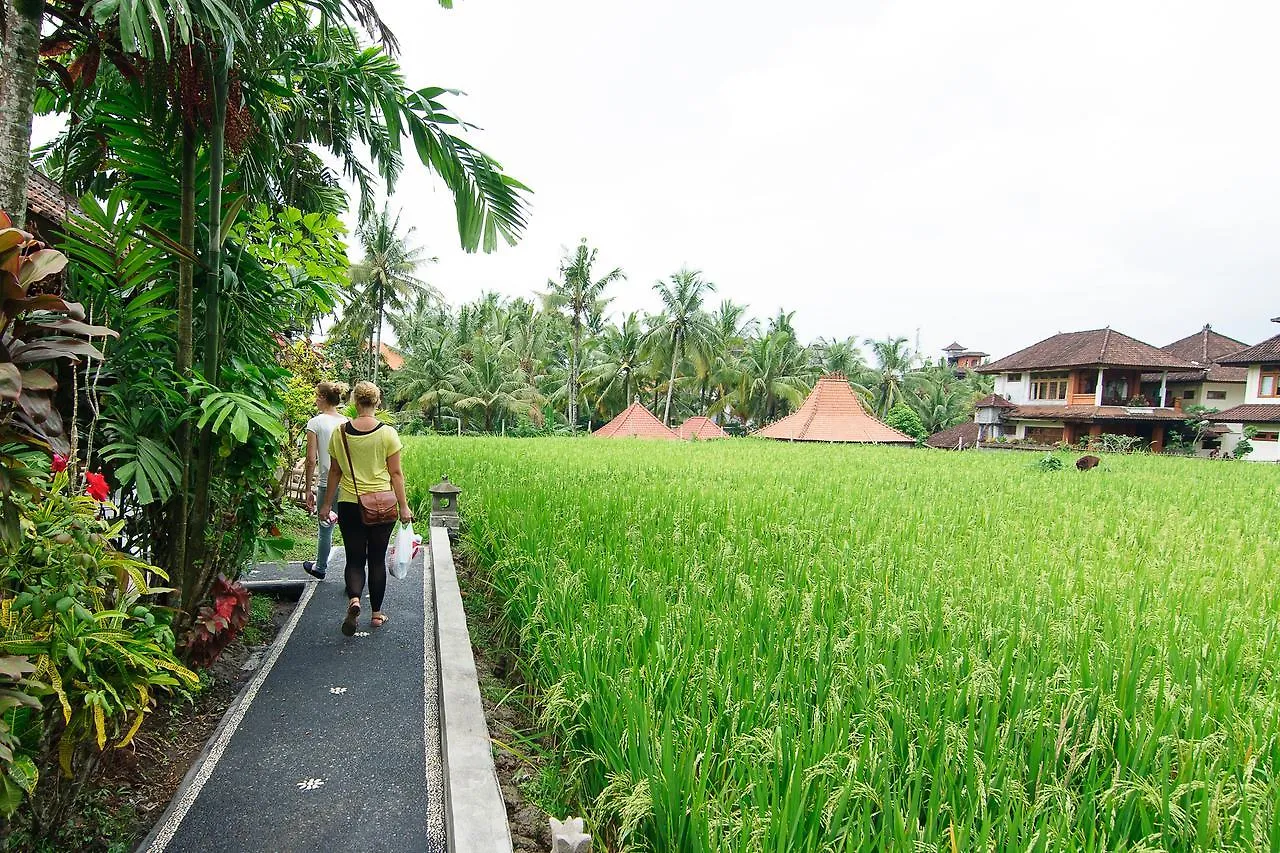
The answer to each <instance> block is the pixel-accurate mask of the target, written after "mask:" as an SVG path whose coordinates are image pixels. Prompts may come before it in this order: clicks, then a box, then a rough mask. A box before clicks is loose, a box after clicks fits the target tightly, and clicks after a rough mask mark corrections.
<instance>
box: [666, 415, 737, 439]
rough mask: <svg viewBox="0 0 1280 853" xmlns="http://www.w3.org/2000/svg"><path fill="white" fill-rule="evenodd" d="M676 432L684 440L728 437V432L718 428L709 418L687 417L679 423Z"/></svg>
mask: <svg viewBox="0 0 1280 853" xmlns="http://www.w3.org/2000/svg"><path fill="white" fill-rule="evenodd" d="M677 434H678V435H679V436H680V438H682V439H684V440H685V441H690V440H693V439H699V440H704V441H705V440H707V439H711V438H728V437H729V433H727V432H725V431H724V430H722V429H720V425H719V424H717V423H716V422H715V421H713V420H711V418H703V417H696V418H689V420H687V421H685V422H684V423H682V424H681V425H680V429H679V430H677Z"/></svg>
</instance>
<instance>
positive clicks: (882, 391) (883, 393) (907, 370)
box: [864, 337, 914, 419]
mask: <svg viewBox="0 0 1280 853" xmlns="http://www.w3.org/2000/svg"><path fill="white" fill-rule="evenodd" d="M865 343H866V345H867V346H869V347H871V355H872V357H873V358H874V359H875V366H874V367H872V368H871V369H870V371H869V372H868V373H867V376H866V382H865V383H864V384H865V385H866V386H867V387H868V389H869V390H870V391H871V403H872V406H873V407H874V408H875V412H876V415H877V416H878V417H880V418H881V419H883V418H884V417H885V415H887V414H888V413H889V410H890V409H892V408H893V407H894V406H895V405H896V404H897V403H899V402H902V401H903V400H904V398H905V396H906V392H907V383H908V378H909V376H910V374H911V369H912V361H913V359H914V356H913V355H912V353H911V350H910V349H909V348H908V347H907V339H906V338H901V337H899V338H885V339H884V340H882V341H877V340H872V339H871V338H868V339H867V340H866V341H865Z"/></svg>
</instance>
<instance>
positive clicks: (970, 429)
mask: <svg viewBox="0 0 1280 853" xmlns="http://www.w3.org/2000/svg"><path fill="white" fill-rule="evenodd" d="M924 443H925V444H926V445H927V446H929V447H936V448H938V449H939V450H966V449H968V448H970V447H973V446H974V445H975V444H977V443H978V425H977V424H976V423H974V422H973V421H964V422H962V423H958V424H956V425H955V426H953V427H948V428H947V429H944V430H942V431H940V432H935V433H934V434H933V435H931V436H929V437H928V438H926V439H925V440H924Z"/></svg>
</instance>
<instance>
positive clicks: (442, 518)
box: [429, 474, 462, 533]
mask: <svg viewBox="0 0 1280 853" xmlns="http://www.w3.org/2000/svg"><path fill="white" fill-rule="evenodd" d="M429 491H430V492H431V526H432V527H443V528H445V529H446V530H448V531H449V532H450V533H457V532H458V528H459V526H461V524H462V518H461V517H460V516H459V515H458V495H460V494H462V489H459V488H458V487H457V486H455V485H454V484H453V483H450V482H449V475H447V474H446V475H444V476H443V477H441V478H440V482H438V483H436V484H435V485H434V486H432V487H431V489H430V490H429Z"/></svg>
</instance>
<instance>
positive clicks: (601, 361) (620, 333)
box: [583, 311, 644, 417]
mask: <svg viewBox="0 0 1280 853" xmlns="http://www.w3.org/2000/svg"><path fill="white" fill-rule="evenodd" d="M643 350H644V329H643V328H642V327H641V325H640V315H639V313H638V312H635V311H632V312H631V313H630V314H628V315H627V316H626V317H625V318H624V319H623V321H622V325H621V326H609V327H608V328H606V329H605V330H604V335H603V336H602V337H601V338H600V346H599V349H597V351H596V354H597V357H596V359H595V360H594V361H593V363H592V364H591V365H590V366H588V367H587V369H586V370H585V371H584V372H583V387H584V388H585V389H586V390H588V391H590V392H591V393H593V394H595V397H596V407H595V408H596V412H597V413H598V414H599V415H600V416H601V417H606V416H607V415H610V414H616V413H617V412H619V411H621V410H622V409H625V408H626V407H627V405H628V404H630V402H631V390H632V388H634V387H635V385H636V380H637V374H638V373H639V371H640V370H641V369H642V366H643ZM609 404H612V405H609Z"/></svg>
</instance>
